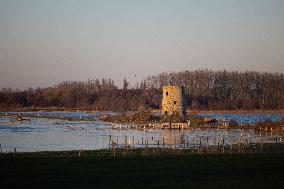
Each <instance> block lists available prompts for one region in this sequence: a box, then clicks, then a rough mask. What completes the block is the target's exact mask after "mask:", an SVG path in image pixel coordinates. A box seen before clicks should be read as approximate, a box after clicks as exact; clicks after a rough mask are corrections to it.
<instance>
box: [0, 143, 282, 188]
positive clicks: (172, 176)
mask: <svg viewBox="0 0 284 189" xmlns="http://www.w3.org/2000/svg"><path fill="white" fill-rule="evenodd" d="M128 152H129V153H128V155H125V154H124V152H123V151H118V153H117V156H116V157H112V156H111V155H110V154H109V153H110V152H108V151H106V150H99V151H86V152H85V151H84V152H82V154H81V156H80V157H78V152H75V151H73V152H39V153H19V154H17V155H16V156H15V157H14V156H13V154H4V155H2V156H1V159H0V188H229V187H230V188H283V187H284V180H283V177H284V161H283V158H284V154H283V153H280V154H275V153H274V154H190V153H182V154H173V153H164V154H162V155H161V154H160V155H153V154H152V155H141V154H142V153H143V152H142V151H141V150H140V149H136V150H129V151H128Z"/></svg>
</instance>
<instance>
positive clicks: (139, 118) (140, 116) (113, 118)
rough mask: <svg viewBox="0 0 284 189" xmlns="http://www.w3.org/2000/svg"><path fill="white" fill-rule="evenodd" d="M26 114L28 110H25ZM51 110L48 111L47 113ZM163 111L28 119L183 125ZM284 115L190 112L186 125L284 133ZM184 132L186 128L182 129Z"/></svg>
mask: <svg viewBox="0 0 284 189" xmlns="http://www.w3.org/2000/svg"><path fill="white" fill-rule="evenodd" d="M26 110H27V109H26ZM47 110H48V111H47ZM52 110H56V111H55V112H57V111H58V109H44V110H38V111H32V112H53V111H52ZM68 110H69V111H67V110H62V111H61V112H86V113H99V112H100V111H86V110H82V109H79V110H78V109H76V110H75V109H68ZM19 112H30V111H19ZM159 112H160V110H150V109H144V108H141V109H140V110H138V111H128V112H119V113H118V114H116V115H108V114H105V115H100V116H98V117H68V116H60V117H59V116H49V115H45V116H43V115H39V114H38V115H29V116H28V117H34V118H48V119H64V120H69V121H74V120H78V121H98V120H101V121H105V122H109V123H112V124H128V125H131V128H132V129H140V130H141V129H149V128H156V127H157V128H162V126H163V124H164V123H166V124H169V125H170V124H171V123H179V122H181V121H180V119H179V117H178V116H177V117H175V115H173V116H172V117H169V116H167V118H163V117H160V116H157V115H155V114H158V113H159ZM198 113H205V114H206V113H207V114H209V113H226V114H235V113H241V114H242V113H247V114H261V113H277V114H279V115H280V116H281V120H279V121H269V120H267V121H262V122H257V123H254V124H238V123H236V122H234V120H227V119H212V118H209V117H199V116H196V115H197V114H198ZM5 115H6V114H5V112H0V116H5ZM283 115H284V113H283V111H279V110H273V111H272V110H270V111H259V110H257V111H251V110H250V111H241V112H239V111H235V110H234V111H231V110H228V111H225V110H222V111H217V112H215V111H193V110H192V111H189V113H188V116H187V121H184V124H186V125H187V126H186V128H203V129H206V128H222V129H229V128H241V129H254V130H255V131H259V132H270V131H273V132H284V116H283ZM12 116H17V117H16V120H17V121H25V120H29V119H28V118H24V117H22V116H21V115H17V112H15V113H14V115H12ZM183 128H184V127H183Z"/></svg>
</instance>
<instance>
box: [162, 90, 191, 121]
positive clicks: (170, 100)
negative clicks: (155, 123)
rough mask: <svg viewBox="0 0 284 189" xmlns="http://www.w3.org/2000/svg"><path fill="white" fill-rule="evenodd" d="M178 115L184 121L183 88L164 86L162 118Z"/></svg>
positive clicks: (184, 99) (184, 101) (184, 102)
mask: <svg viewBox="0 0 284 189" xmlns="http://www.w3.org/2000/svg"><path fill="white" fill-rule="evenodd" d="M167 115H178V116H180V117H181V119H182V120H183V121H184V120H185V119H186V98H185V93H184V88H183V87H178V86H164V87H163V99H162V116H167Z"/></svg>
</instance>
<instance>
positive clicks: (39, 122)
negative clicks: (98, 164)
mask: <svg viewBox="0 0 284 189" xmlns="http://www.w3.org/2000/svg"><path fill="white" fill-rule="evenodd" d="M122 128H124V129H121V130H120V129H113V128H112V124H110V123H106V122H102V121H67V120H60V119H46V118H31V121H23V122H15V121H13V119H11V117H9V116H1V117H0V144H1V146H2V150H3V151H4V152H8V151H12V150H13V148H17V151H54V150H80V149H84V150H92V149H103V148H109V147H110V146H111V143H110V141H114V142H115V143H118V144H119V146H120V147H124V146H130V147H145V146H149V147H158V146H159V147H171V148H183V147H185V146H186V145H187V146H196V145H218V144H221V143H223V142H224V144H225V145H227V144H228V145H230V144H237V143H242V142H249V143H259V142H260V141H264V142H271V143H273V142H275V137H277V138H278V142H283V134H279V133H273V132H269V133H259V132H255V131H254V130H243V129H213V128H210V129H206V130H202V129H186V130H185V129H181V130H176V129H172V130H169V129H164V130H161V129H149V130H145V131H141V130H133V129H127V127H125V125H123V126H122ZM110 139H111V140H110Z"/></svg>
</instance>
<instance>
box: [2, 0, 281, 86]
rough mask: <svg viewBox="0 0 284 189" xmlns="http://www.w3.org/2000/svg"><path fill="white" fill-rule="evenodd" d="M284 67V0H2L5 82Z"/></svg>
mask: <svg viewBox="0 0 284 189" xmlns="http://www.w3.org/2000/svg"><path fill="white" fill-rule="evenodd" d="M196 69H211V70H224V69H226V70H229V71H232V70H237V71H260V72H263V71H265V72H279V73H283V72H284V1H283V0H60V1H59V0H0V88H3V87H12V88H19V89H26V88H29V87H33V88H36V87H47V86H53V85H55V84H58V83H59V82H61V81H65V80H70V81H76V80H80V81H86V80H88V78H90V79H92V78H102V77H105V78H112V79H114V80H115V84H116V85H118V86H121V85H122V83H123V78H126V79H127V80H128V81H129V82H130V83H131V85H132V86H134V85H135V83H136V82H137V81H140V80H142V79H143V78H144V77H145V76H147V75H152V74H156V73H161V72H170V71H184V70H196Z"/></svg>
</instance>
